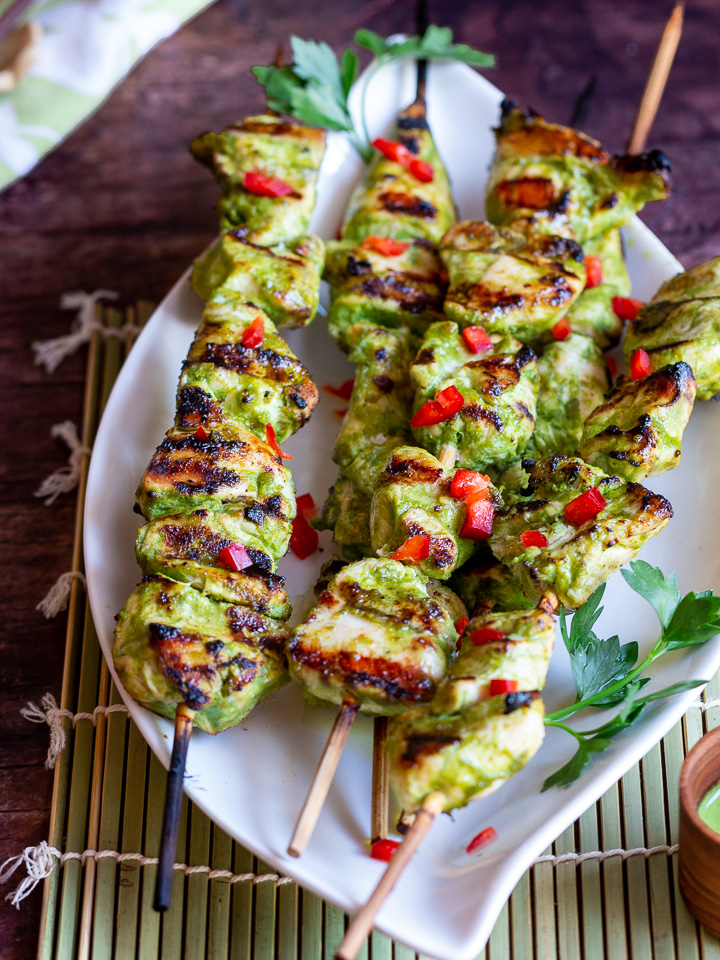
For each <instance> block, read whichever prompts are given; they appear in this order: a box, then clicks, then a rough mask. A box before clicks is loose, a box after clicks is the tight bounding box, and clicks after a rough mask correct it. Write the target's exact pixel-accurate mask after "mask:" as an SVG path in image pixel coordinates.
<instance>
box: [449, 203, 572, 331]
mask: <svg viewBox="0 0 720 960" xmlns="http://www.w3.org/2000/svg"><path fill="white" fill-rule="evenodd" d="M520 226H521V225H520V223H519V222H518V223H517V224H514V227H515V228H516V229H513V230H507V229H498V228H496V227H493V226H492V225H491V224H489V223H486V222H484V221H472V220H464V221H462V222H461V223H457V224H455V226H454V227H452V228H451V229H450V230H449V231H448V232H447V233H446V234H445V236H444V237H443V240H442V243H441V245H440V257H441V259H442V261H443V263H444V264H445V266H446V268H447V271H448V276H449V279H450V286H449V289H448V294H447V298H446V301H445V312H446V314H447V315H448V317H449V318H450V319H451V320H455V321H456V322H457V323H459V324H460V326H461V327H467V326H472V325H475V326H481V327H484V328H485V330H487V331H488V332H489V333H500V334H503V335H506V334H512V335H513V336H516V337H518V339H520V340H522V341H523V343H533V342H535V341H536V340H537V339H538V338H539V337H541V336H542V335H543V334H547V333H548V332H549V331H550V329H551V328H552V327H553V326H554V325H555V324H556V323H557V322H558V321H559V320H561V319H562V317H563V316H564V315H565V314H566V313H567V311H568V310H569V309H570V308H571V306H572V304H573V303H574V302H575V301H576V300H577V298H578V296H579V295H580V293H581V291H582V289H583V287H584V286H585V265H584V263H583V252H582V250H581V248H580V247H579V246H578V244H577V243H575V241H574V240H570V239H567V238H565V237H558V236H542V235H538V234H537V233H535V232H533V231H532V229H530V225H528V224H524V225H523V229H524V230H525V232H521V230H520Z"/></svg>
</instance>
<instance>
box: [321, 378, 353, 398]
mask: <svg viewBox="0 0 720 960" xmlns="http://www.w3.org/2000/svg"><path fill="white" fill-rule="evenodd" d="M354 386H355V381H354V380H346V381H345V382H344V383H342V384H340V386H339V387H332V386H330V385H329V384H326V385H325V389H326V390H327V392H328V393H330V394H332V395H333V397H337V398H338V399H339V400H349V399H350V397H351V395H352V392H353V387H354Z"/></svg>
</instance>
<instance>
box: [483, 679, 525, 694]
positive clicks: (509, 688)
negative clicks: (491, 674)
mask: <svg viewBox="0 0 720 960" xmlns="http://www.w3.org/2000/svg"><path fill="white" fill-rule="evenodd" d="M519 686H520V684H519V683H518V682H517V680H497V679H496V680H491V681H490V688H489V692H490V696H491V697H497V696H498V694H500V693H517V692H518V687H519Z"/></svg>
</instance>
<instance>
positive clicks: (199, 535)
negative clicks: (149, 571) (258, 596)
mask: <svg viewBox="0 0 720 960" xmlns="http://www.w3.org/2000/svg"><path fill="white" fill-rule="evenodd" d="M198 512H200V511H198ZM202 512H206V511H202ZM162 537H163V540H164V541H165V545H166V547H167V549H168V551H169V553H170V554H171V555H172V556H173V557H175V558H178V559H181V560H193V561H195V562H196V563H207V562H213V563H215V562H217V556H218V554H219V553H220V552H221V551H222V550H224V549H225V548H226V547H229V546H230V545H231V544H232V543H235V542H236V541H234V540H231V539H230V538H229V537H223V536H222V535H221V534H218V533H215V532H214V531H212V530H210V529H209V527H204V526H187V525H183V524H174V523H171V524H166V525H164V526H163V527H162ZM245 550H246V552H247V554H248V556H249V557H250V559H251V560H252V566H249V567H245V569H244V570H242V571H232V570H228V575H229V576H232V575H233V574H234V573H236V572H239V573H241V574H242V575H243V576H246V577H250V578H253V579H258V580H261V581H262V582H263V583H264V584H265V585H266V586H267V587H269V588H270V589H279V588H281V587H282V586H283V584H284V582H285V580H284V578H283V577H281V576H280V575H279V574H275V573H273V572H272V560H271V559H270V557H269V556H268V555H267V554H266V553H264V552H263V551H262V550H256V549H255V548H254V547H245ZM208 558H212V560H208Z"/></svg>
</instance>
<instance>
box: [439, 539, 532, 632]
mask: <svg viewBox="0 0 720 960" xmlns="http://www.w3.org/2000/svg"><path fill="white" fill-rule="evenodd" d="M449 586H450V588H451V589H452V590H454V591H455V593H456V594H457V595H458V596H459V597H460V599H461V600H462V602H463V603H464V604H465V606H466V607H467V608H468V610H469V611H470V612H471V613H472V615H473V616H481V615H482V614H486V613H492V612H493V611H496V612H503V611H508V610H515V611H518V610H531V609H533V607H534V604H533V602H532V601H531V600H528V599H527V597H526V596H525V594H524V593H523V589H522V584H521V583H520V581H519V580H518V579H517V578H516V577H514V576H513V575H512V573H510V570H509V569H508V567H506V566H505V564H504V563H499V562H498V561H497V560H496V559H495V558H494V557H493V555H492V553H491V552H490V549H489V547H487V545H486V544H483V545H482V546H481V549H480V552H479V553H477V554H475V556H473V557H472V559H471V560H469V561H468V562H467V563H466V564H464V566H462V567H461V568H460V569H459V570H456V571H455V573H454V574H453V575H452V577H451V578H450V584H449Z"/></svg>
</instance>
